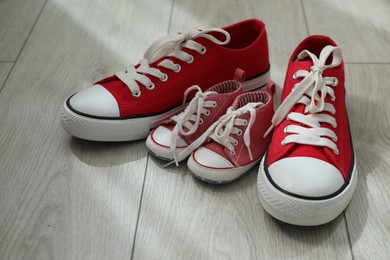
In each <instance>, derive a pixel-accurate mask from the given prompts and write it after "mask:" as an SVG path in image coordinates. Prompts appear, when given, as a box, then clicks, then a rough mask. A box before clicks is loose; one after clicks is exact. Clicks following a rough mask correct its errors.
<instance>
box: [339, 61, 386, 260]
mask: <svg viewBox="0 0 390 260" xmlns="http://www.w3.org/2000/svg"><path fill="white" fill-rule="evenodd" d="M389 71H390V65H366V64H362V65H361V64H349V65H347V75H348V79H347V80H349V85H348V86H347V87H348V90H347V91H348V92H347V101H348V108H349V117H350V124H351V127H352V135H353V140H354V146H355V152H356V154H357V160H358V171H359V184H358V187H357V190H356V193H355V196H354V197H353V199H352V202H351V204H350V205H349V207H348V209H347V211H346V218H347V224H348V229H349V232H350V237H351V244H352V250H353V255H354V257H355V259H388V258H389V256H390V248H389V246H388V245H389V242H390V218H389V216H390V205H389V201H390V190H389V184H390V176H389V172H390V150H389V145H390V114H389V111H390V104H389V102H388V97H389V94H390V91H389V86H388V84H386V83H384V82H386V77H387V75H388V73H389Z"/></svg>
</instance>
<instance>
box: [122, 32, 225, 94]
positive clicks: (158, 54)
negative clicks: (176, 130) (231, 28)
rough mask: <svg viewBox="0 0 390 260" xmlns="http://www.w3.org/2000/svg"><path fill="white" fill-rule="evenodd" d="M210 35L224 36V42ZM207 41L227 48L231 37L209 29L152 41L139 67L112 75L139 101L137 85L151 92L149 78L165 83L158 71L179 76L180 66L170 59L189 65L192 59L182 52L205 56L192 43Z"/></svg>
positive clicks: (163, 75)
mask: <svg viewBox="0 0 390 260" xmlns="http://www.w3.org/2000/svg"><path fill="white" fill-rule="evenodd" d="M210 32H218V33H222V34H223V35H225V37H226V39H225V40H224V41H220V40H218V39H217V38H215V37H214V36H212V35H211V34H209V33H210ZM200 37H202V38H206V39H208V40H210V41H211V42H213V43H215V44H218V45H226V44H228V43H229V42H230V34H229V33H228V32H227V31H225V30H223V29H219V28H210V29H206V30H198V29H194V30H192V31H190V32H187V33H179V34H176V35H168V36H165V37H163V38H161V39H158V40H157V41H155V42H154V43H153V44H152V45H151V46H150V47H149V48H148V49H147V51H146V52H145V54H144V58H143V59H141V60H140V62H139V66H138V67H137V68H136V67H135V66H131V67H130V68H128V69H127V71H121V72H118V73H116V74H115V76H117V77H118V78H119V79H120V80H121V81H122V82H123V83H124V84H126V85H127V87H128V88H129V89H130V91H131V93H132V95H133V96H134V97H139V96H140V95H141V91H140V88H139V85H138V83H140V84H141V85H143V86H145V87H146V88H147V89H149V90H152V89H154V84H153V82H152V81H151V80H150V78H149V75H150V76H154V77H156V78H158V79H160V80H161V81H167V80H168V75H167V74H165V73H163V72H161V70H159V69H158V68H157V67H162V68H166V69H169V70H172V71H174V72H179V71H180V70H181V67H180V65H179V64H176V63H174V62H173V61H172V60H170V59H169V57H174V58H176V59H179V60H181V61H183V62H187V63H192V62H193V60H194V57H193V56H192V55H190V54H188V53H187V52H185V51H183V50H182V49H183V48H187V49H190V50H194V51H196V52H198V53H200V54H204V53H205V52H206V48H205V47H204V46H203V45H201V44H199V43H197V42H196V41H194V40H195V39H196V38H200ZM164 57H167V59H164V60H163V61H161V62H160V63H158V64H157V66H156V68H154V67H150V64H152V63H154V62H156V61H158V60H160V59H162V58H164Z"/></svg>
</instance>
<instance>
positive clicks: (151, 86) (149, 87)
mask: <svg viewBox="0 0 390 260" xmlns="http://www.w3.org/2000/svg"><path fill="white" fill-rule="evenodd" d="M154 87H155V85H154V83H152V84H151V85H148V86H146V88H147V89H149V90H152V89H154Z"/></svg>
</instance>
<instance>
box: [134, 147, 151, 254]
mask: <svg viewBox="0 0 390 260" xmlns="http://www.w3.org/2000/svg"><path fill="white" fill-rule="evenodd" d="M149 158H150V154H149V153H148V156H147V158H146V165H145V173H144V180H143V182H142V189H141V196H140V200H139V205H138V214H137V221H136V223H135V231H134V236H133V245H132V248H131V256H130V259H133V255H134V247H135V240H136V239H137V232H138V223H139V217H140V215H141V207H142V199H143V196H144V188H145V181H146V174H147V172H148V164H149Z"/></svg>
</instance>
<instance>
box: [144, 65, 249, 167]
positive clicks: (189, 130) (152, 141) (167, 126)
mask: <svg viewBox="0 0 390 260" xmlns="http://www.w3.org/2000/svg"><path fill="white" fill-rule="evenodd" d="M244 74H245V72H244V71H242V70H241V69H237V70H236V72H235V75H234V79H235V80H229V81H224V82H222V83H219V84H217V85H214V86H213V87H211V88H209V89H208V90H206V91H205V92H202V90H201V89H200V88H199V87H198V86H193V87H190V88H189V89H187V91H186V92H185V94H184V102H185V101H186V96H187V94H189V93H190V92H191V91H192V90H197V93H196V94H195V97H194V98H193V99H192V100H191V102H190V103H189V104H188V106H187V108H186V109H185V110H184V112H182V113H181V114H179V115H176V116H173V117H172V118H171V119H170V120H166V121H163V122H162V123H161V124H160V126H158V127H157V128H156V129H154V130H153V131H152V132H151V133H150V135H149V136H148V138H147V139H146V146H147V147H148V149H149V151H150V152H151V153H152V154H153V155H155V156H157V157H159V158H161V159H164V160H173V162H175V163H176V165H177V164H178V162H180V161H182V160H184V159H185V158H186V157H187V156H188V155H190V154H191V152H192V151H193V150H195V149H196V148H197V147H199V146H200V145H201V144H202V143H203V142H204V141H205V140H206V138H207V137H208V135H209V133H211V131H212V130H213V128H214V127H215V126H214V125H215V123H216V122H217V121H218V120H219V118H220V117H221V116H222V115H223V114H225V113H226V110H227V109H228V107H229V106H231V104H232V103H233V101H234V100H235V98H236V97H237V96H238V95H240V94H241V93H242V82H243V80H244V77H245V75H244ZM169 164H170V163H169ZM169 164H167V165H169Z"/></svg>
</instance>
